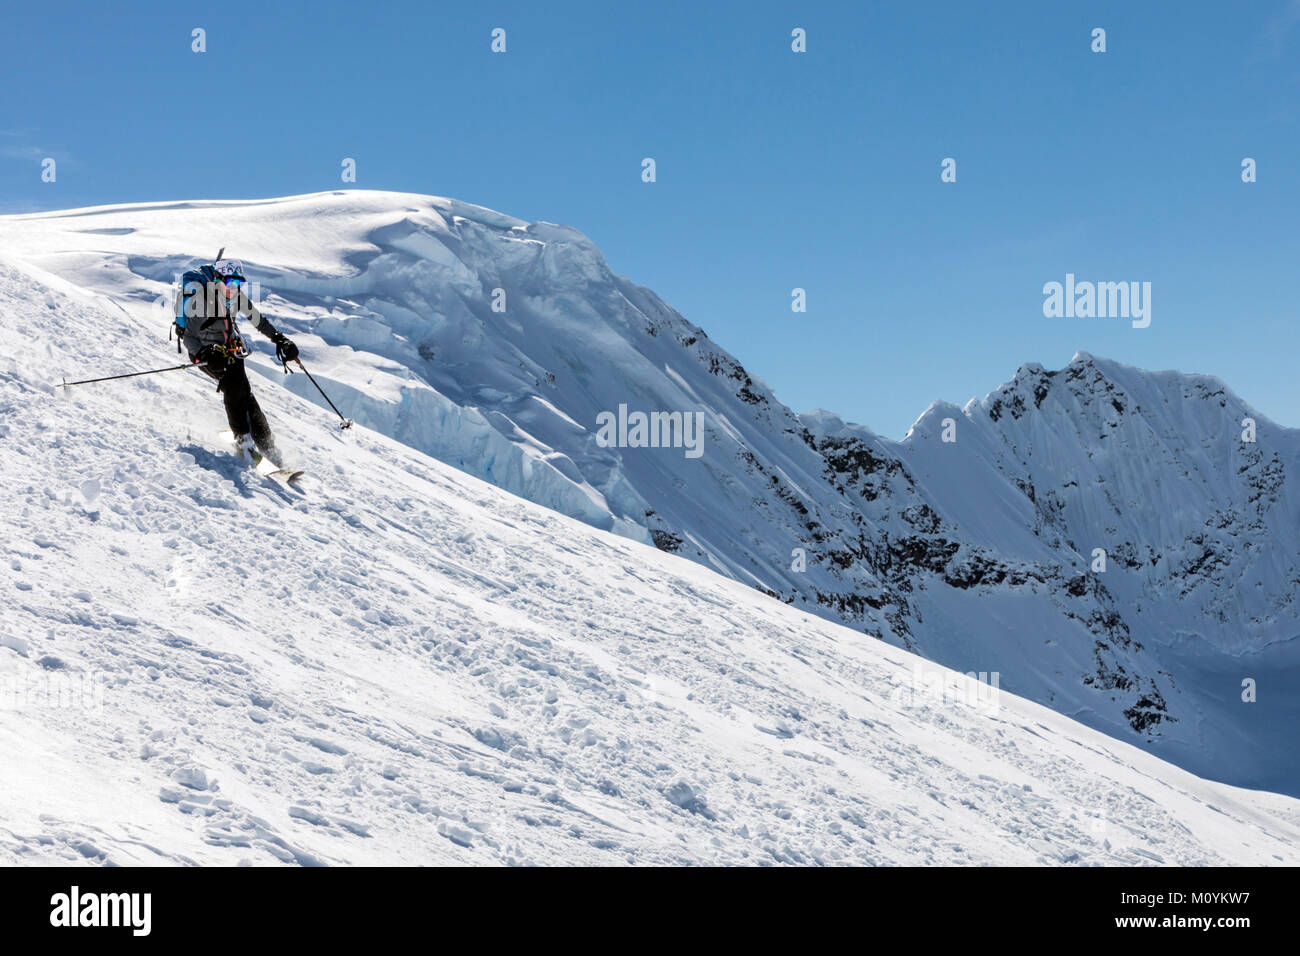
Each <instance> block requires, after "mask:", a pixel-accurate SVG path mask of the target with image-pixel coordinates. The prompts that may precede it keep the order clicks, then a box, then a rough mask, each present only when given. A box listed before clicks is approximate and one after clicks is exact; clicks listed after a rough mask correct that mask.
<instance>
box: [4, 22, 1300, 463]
mask: <svg viewBox="0 0 1300 956" xmlns="http://www.w3.org/2000/svg"><path fill="white" fill-rule="evenodd" d="M0 17H2V19H0V26H2V27H3V29H4V31H5V35H6V38H7V41H8V42H7V43H6V45H5V46H6V50H5V55H4V57H3V58H0V85H2V87H3V90H4V96H3V101H2V102H0V211H4V212H21V211H27V210H32V209H51V208H65V207H72V206H80V205H92V204H102V203H117V202H131V201H145V200H169V199H193V198H245V197H268V196H280V195H289V194H295V193H304V192H314V191H318V190H323V189H331V188H339V187H340V186H341V184H340V181H339V170H340V167H339V163H340V161H341V159H342V158H343V157H345V156H350V157H355V158H356V159H357V161H358V174H359V175H358V182H357V186H358V187H362V188H372V189H395V190H407V191H412V192H421V193H432V194H435V195H444V196H453V197H456V198H459V199H464V200H467V201H470V202H475V203H480V204H482V205H485V206H489V207H492V208H494V209H499V210H501V211H503V212H507V213H510V214H512V215H515V216H519V217H521V218H526V219H530V220H532V219H545V220H551V221H556V222H562V223H567V224H570V225H573V226H576V227H577V228H579V229H581V230H582V231H584V232H585V233H587V234H588V235H589V236H591V237H592V238H593V239H594V240H595V241H596V242H597V244H599V245H600V246H601V248H602V249H603V250H604V251H605V254H606V257H607V259H608V260H609V262H610V265H611V266H612V267H613V268H614V270H615V271H616V272H620V273H622V274H624V275H628V276H630V277H631V278H632V279H634V280H636V281H638V282H640V283H642V284H643V285H647V286H649V287H650V288H652V289H654V290H655V291H656V292H658V293H659V294H660V295H661V296H662V297H663V298H664V299H665V300H666V301H667V302H668V303H669V304H671V305H672V306H674V307H675V308H676V309H678V310H679V311H680V312H682V313H683V314H684V315H685V316H686V317H687V318H688V319H690V320H692V321H694V322H696V323H697V324H699V325H701V326H703V327H704V329H705V330H706V331H707V332H708V333H709V334H710V336H712V337H713V338H714V339H715V340H716V341H717V342H719V343H720V344H721V345H723V346H724V347H725V348H727V349H729V350H730V351H731V352H732V353H734V354H735V355H736V356H737V357H738V358H740V360H741V361H742V362H743V363H744V364H745V366H746V367H747V368H748V369H749V370H750V372H751V373H752V374H754V375H756V376H758V377H760V378H762V379H764V380H765V381H766V382H767V383H768V384H769V385H771V386H772V387H773V388H775V389H776V392H777V395H778V396H779V397H780V398H781V399H782V400H783V401H784V402H786V403H787V404H789V405H790V406H792V407H793V408H795V409H796V410H800V411H802V410H806V409H808V408H812V407H818V406H820V407H824V408H829V409H832V410H834V411H837V412H839V413H841V414H842V415H844V416H845V417H846V418H848V419H850V420H855V421H861V422H864V423H866V424H868V425H870V426H872V427H873V428H875V429H877V430H878V431H880V432H882V433H884V434H886V435H890V436H893V437H900V436H901V435H902V434H903V432H904V431H905V430H906V428H907V426H908V425H909V424H910V423H911V422H912V420H913V419H914V418H915V417H916V416H917V415H919V414H920V413H921V411H922V410H924V408H925V407H926V405H927V404H929V402H930V401H932V400H933V399H936V398H945V399H948V400H951V401H956V402H959V403H960V402H964V401H965V400H966V399H967V398H969V397H970V396H972V395H980V396H982V395H983V394H984V393H985V392H987V391H988V390H990V389H992V388H993V387H995V386H996V385H998V384H999V383H1001V382H1002V381H1004V380H1006V379H1008V378H1010V377H1011V375H1012V374H1013V373H1014V371H1015V369H1016V367H1017V366H1019V364H1020V363H1021V362H1024V361H1037V362H1041V363H1042V364H1044V365H1046V366H1048V367H1059V366H1061V365H1063V364H1064V363H1065V362H1066V361H1068V360H1069V358H1070V356H1071V354H1072V353H1073V352H1074V351H1075V350H1076V349H1086V350H1087V351H1090V352H1094V353H1096V354H1100V355H1107V356H1110V357H1113V358H1116V359H1118V360H1120V361H1124V362H1129V363H1132V364H1136V365H1142V366H1145V367H1150V368H1179V369H1183V370H1186V371H1203V372H1210V373H1213V374H1216V375H1219V376H1220V377H1222V378H1223V379H1225V380H1226V381H1227V382H1228V384H1229V385H1230V386H1232V387H1233V389H1234V390H1236V391H1237V392H1238V393H1239V394H1241V395H1242V396H1243V397H1244V398H1245V399H1246V400H1247V401H1249V402H1251V403H1253V404H1255V405H1256V406H1257V407H1258V408H1259V409H1260V410H1261V411H1263V412H1264V413H1265V414H1268V415H1270V416H1271V417H1273V418H1274V419H1276V420H1278V421H1280V422H1282V423H1283V424H1287V425H1291V426H1300V388H1297V385H1296V379H1297V355H1296V352H1297V348H1296V347H1297V344H1298V343H1300V332H1298V331H1297V320H1300V314H1298V313H1300V305H1298V304H1297V296H1296V287H1297V281H1296V280H1297V275H1298V274H1300V261H1298V260H1300V256H1298V253H1300V240H1297V237H1296V231H1297V228H1300V215H1298V214H1300V0H1242V2H1234V3H1226V2H1218V3H1201V2H1190V3H1180V2H1149V3H1133V2H1131V0H1126V2H1101V3H1094V2H1089V3H1063V2H1061V3H1058V2H1044V0H1036V2H1023V3H1020V2H1016V3H1011V2H1007V3H1001V2H1000V3H995V4H981V3H973V2H947V3H926V4H920V3H911V2H898V3H880V4H877V3H863V2H860V0H855V2H840V3H768V2H737V3H709V2H698V3H689V2H686V3H674V2H655V3H651V4H630V3H613V2H605V3H572V2H563V0H548V2H529V3H513V4H507V3H476V2H475V3H472V2H450V3H433V2H418V3H416V2H412V3H396V2H395V3H383V2H376V3H359V2H349V3H319V4H315V3H313V4H307V3H303V4H287V3H274V2H272V3H257V4H252V3H241V2H223V3H215V4H214V3H201V4H185V3H131V4H111V5H110V4H104V3H84V4H68V3H59V2H42V3H39V4H35V3H32V4H21V5H20V4H16V3H14V4H8V5H7V6H6V7H5V11H4V13H3V15H0ZM195 27H203V28H205V29H206V30H207V44H208V52H207V53H204V54H195V53H192V52H191V50H190V43H191V40H190V31H191V30H192V29H193V28H195ZM494 27H503V28H505V29H506V30H507V44H508V52H507V53H506V54H504V55H494V54H492V53H491V52H490V50H489V42H490V36H489V34H490V31H491V30H492V28H494ZM794 27H803V28H805V29H806V30H807V34H808V52H807V53H805V54H795V53H793V52H791V50H790V31H791V30H792V29H793V28H794ZM1094 27H1104V28H1105V29H1106V31H1107V47H1108V49H1107V52H1106V53H1104V54H1094V53H1092V52H1091V50H1090V42H1091V41H1090V32H1091V30H1092V29H1093V28H1094ZM217 117H224V118H225V121H226V124H227V125H226V126H225V127H224V133H225V135H222V134H221V131H222V129H223V128H222V127H219V126H215V125H213V123H212V121H213V120H215V119H216V118H217ZM45 156H51V157H54V158H55V159H56V160H57V161H58V163H59V165H58V181H57V182H56V183H53V184H46V183H42V182H41V181H40V167H39V160H40V158H42V157H45ZM646 156H650V157H654V158H655V160H656V161H657V163H658V182H656V183H654V184H645V183H642V182H641V178H640V172H641V166H640V163H641V160H642V158H643V157H646ZM948 156H951V157H954V158H955V159H956V160H957V164H958V165H957V182H956V183H953V184H945V183H941V182H940V179H939V172H940V168H939V164H940V161H941V160H942V159H943V158H944V157H948ZM1246 156H1250V157H1253V158H1254V159H1255V160H1256V161H1257V162H1258V177H1259V181H1258V182H1256V183H1253V184H1244V183H1242V182H1241V177H1240V172H1241V167H1240V164H1241V160H1242V158H1243V157H1246ZM1067 272H1073V273H1075V274H1076V275H1078V277H1079V278H1080V279H1093V280H1107V281H1111V280H1113V281H1120V280H1137V281H1149V282H1151V283H1152V286H1153V291H1152V300H1153V301H1152V323H1151V326H1150V327H1149V328H1146V329H1140V330H1139V329H1133V328H1131V326H1130V325H1129V323H1128V322H1127V321H1125V320H1123V319H1100V318H1090V319H1048V318H1044V317H1043V314H1042V302H1043V295H1042V286H1043V283H1045V282H1048V281H1052V280H1057V281H1061V280H1063V279H1064V276H1065V273H1067ZM796 286H798V287H802V288H804V289H806V290H807V294H808V312H807V313H806V314H802V315H799V314H794V313H792V312H791V311H790V291H791V289H792V288H794V287H796Z"/></svg>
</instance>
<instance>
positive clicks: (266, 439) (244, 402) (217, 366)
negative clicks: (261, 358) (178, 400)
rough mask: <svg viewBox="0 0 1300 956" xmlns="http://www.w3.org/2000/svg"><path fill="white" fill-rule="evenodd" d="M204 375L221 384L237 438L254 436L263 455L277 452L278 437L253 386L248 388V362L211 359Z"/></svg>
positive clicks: (228, 414) (227, 415) (224, 358)
mask: <svg viewBox="0 0 1300 956" xmlns="http://www.w3.org/2000/svg"><path fill="white" fill-rule="evenodd" d="M203 371H205V372H206V373H207V374H208V375H210V376H212V377H213V378H214V379H216V380H217V391H219V392H220V393H221V396H222V398H223V399H225V402H226V421H228V422H229V423H230V430H231V431H232V432H234V433H235V437H236V438H240V437H241V436H243V435H252V436H253V441H254V442H256V443H257V447H258V448H260V449H262V451H263V453H267V452H270V451H272V450H273V449H274V448H275V436H274V435H272V434H271V426H270V425H269V424H267V421H266V416H265V415H263V414H262V408H261V406H260V405H258V404H257V399H256V398H254V397H253V389H252V386H250V385H249V384H248V373H247V372H246V371H244V360H243V359H239V358H227V357H226V356H218V357H217V358H215V359H209V360H208V362H207V364H206V365H204V367H203Z"/></svg>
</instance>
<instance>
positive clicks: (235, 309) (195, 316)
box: [176, 266, 280, 356]
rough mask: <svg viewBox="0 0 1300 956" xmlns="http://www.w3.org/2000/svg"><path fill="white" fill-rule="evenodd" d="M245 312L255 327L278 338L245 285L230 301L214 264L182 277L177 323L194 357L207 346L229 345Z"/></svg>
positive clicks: (274, 329) (267, 335)
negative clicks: (239, 319) (246, 291)
mask: <svg viewBox="0 0 1300 956" xmlns="http://www.w3.org/2000/svg"><path fill="white" fill-rule="evenodd" d="M240 315H244V316H246V317H247V318H248V320H249V321H250V322H252V323H253V328H255V329H257V331H259V332H261V333H262V334H263V335H265V336H266V337H267V338H268V339H271V340H272V341H275V340H276V339H277V338H278V337H279V334H280V333H279V331H277V329H276V328H275V326H273V325H272V324H271V323H270V322H269V321H268V320H267V318H266V316H264V315H263V314H262V313H261V312H259V311H258V310H257V306H255V305H253V302H252V300H251V299H249V298H248V296H247V294H246V293H245V292H244V290H243V288H240V290H239V294H238V295H237V296H236V297H235V298H234V299H230V300H228V299H227V298H226V296H225V294H224V292H223V290H222V288H221V283H220V282H219V281H217V276H216V273H215V272H213V271H212V266H203V267H201V268H199V269H192V270H191V271H189V272H187V273H185V275H183V276H181V288H180V291H178V292H177V294H176V324H177V326H178V327H180V328H181V329H183V333H182V335H183V341H184V343H185V348H186V349H187V350H188V351H189V353H190V355H191V356H195V355H198V354H199V352H200V351H201V350H202V349H203V347H204V346H205V345H221V346H230V345H232V344H234V343H235V342H236V341H237V339H236V331H235V319H236V318H237V317H238V316H240Z"/></svg>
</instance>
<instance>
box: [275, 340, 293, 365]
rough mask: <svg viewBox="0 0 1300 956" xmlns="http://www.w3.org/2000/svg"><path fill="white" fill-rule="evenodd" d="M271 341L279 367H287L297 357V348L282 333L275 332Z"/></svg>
mask: <svg viewBox="0 0 1300 956" xmlns="http://www.w3.org/2000/svg"><path fill="white" fill-rule="evenodd" d="M271 341H272V342H274V343H275V357H276V359H277V360H278V361H279V362H280V364H281V365H288V364H289V363H290V362H292V361H294V359H296V358H297V357H298V346H296V345H294V344H293V340H292V339H290V338H289V337H288V336H286V335H285V334H284V333H283V332H276V333H275V335H273V336H271Z"/></svg>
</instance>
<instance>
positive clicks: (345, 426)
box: [285, 359, 352, 430]
mask: <svg viewBox="0 0 1300 956" xmlns="http://www.w3.org/2000/svg"><path fill="white" fill-rule="evenodd" d="M294 361H295V362H297V363H298V367H299V368H300V369H302V370H303V371H304V372H307V366H305V365H303V364H302V359H294ZM285 368H288V366H287V365H286V366H285ZM307 378H308V379H309V380H310V381H311V383H312V384H313V385H315V386H316V391H318V392H320V395H321V398H323V399H325V401H327V402H329V403H330V408H332V409H334V414H335V415H337V416H338V417H339V420H340V421H341V422H342V423H343V424H342V425H340V426H339V428H340V429H344V430H346V429H348V428H351V427H352V419H350V418H344V417H343V413H342V412H341V411H339V410H338V407H337V406H336V405H335V404H334V403H333V402H330V397H329V396H328V395H326V394H325V389H323V388H321V387H320V384H319V383H318V382H317V381H316V379H314V378H312V377H311V372H307Z"/></svg>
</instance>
